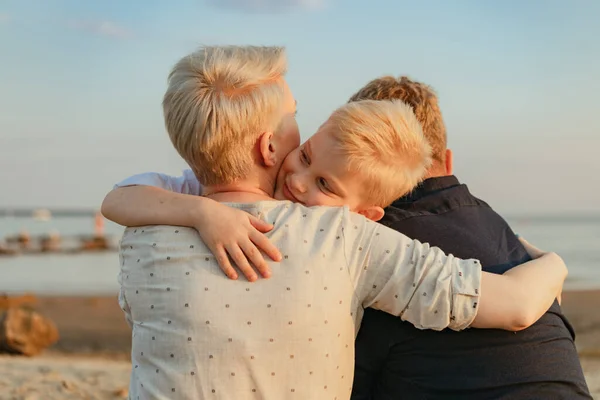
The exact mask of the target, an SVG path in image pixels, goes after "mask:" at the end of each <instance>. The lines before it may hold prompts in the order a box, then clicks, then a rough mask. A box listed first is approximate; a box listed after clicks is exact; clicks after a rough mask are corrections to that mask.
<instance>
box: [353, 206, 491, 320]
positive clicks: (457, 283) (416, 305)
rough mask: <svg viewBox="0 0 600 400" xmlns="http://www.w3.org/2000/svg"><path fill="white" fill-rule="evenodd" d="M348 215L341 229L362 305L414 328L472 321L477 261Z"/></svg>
mask: <svg viewBox="0 0 600 400" xmlns="http://www.w3.org/2000/svg"><path fill="white" fill-rule="evenodd" d="M351 220H353V221H352V222H351V224H350V226H349V227H348V228H346V229H345V230H344V237H345V239H346V244H345V245H346V246H347V249H346V253H347V259H348V260H349V264H350V271H351V276H352V277H353V279H354V281H355V285H356V293H357V296H359V301H361V304H362V306H363V307H364V308H367V307H371V308H375V309H379V310H382V311H385V312H387V313H390V314H393V315H396V316H398V317H400V318H402V319H403V320H405V321H408V322H410V323H412V324H413V325H414V326H415V327H417V328H419V329H433V330H442V329H445V328H450V329H453V330H462V329H465V328H467V327H468V326H469V325H470V324H471V323H472V322H473V320H474V318H475V316H476V315H477V310H478V303H479V295H480V290H481V287H480V286H481V274H482V271H481V264H480V263H479V261H478V260H474V259H470V260H462V259H459V258H456V257H454V256H453V255H451V254H450V255H446V254H445V253H444V252H443V251H442V250H441V249H439V248H437V247H431V246H429V244H427V243H420V242H419V241H417V240H412V239H410V238H408V237H407V236H405V235H403V234H401V233H399V232H396V231H393V230H391V229H389V228H387V227H384V226H382V225H379V224H375V223H372V222H364V221H362V220H361V219H359V218H354V217H352V218H351ZM361 224H362V225H363V226H359V225H361Z"/></svg>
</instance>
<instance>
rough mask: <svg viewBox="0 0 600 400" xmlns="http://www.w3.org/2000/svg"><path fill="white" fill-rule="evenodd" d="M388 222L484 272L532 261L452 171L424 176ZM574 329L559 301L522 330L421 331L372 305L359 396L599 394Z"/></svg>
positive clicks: (359, 351) (363, 338)
mask: <svg viewBox="0 0 600 400" xmlns="http://www.w3.org/2000/svg"><path fill="white" fill-rule="evenodd" d="M385 211H386V213H385V217H384V218H383V220H382V221H380V222H381V223H383V224H384V225H387V226H389V227H390V228H392V229H395V230H397V231H399V232H402V233H404V234H405V235H407V236H408V237H410V238H414V239H418V240H420V241H422V242H428V243H430V244H431V245H432V246H438V247H440V248H441V249H442V250H444V251H445V252H446V253H452V254H454V255H455V256H457V257H460V258H477V259H479V260H480V261H481V264H482V265H483V266H484V268H483V269H484V270H485V271H488V272H493V273H498V274H501V273H504V272H505V271H507V270H508V269H510V268H512V267H514V266H516V265H518V264H521V263H523V262H525V261H528V260H529V259H530V258H529V256H528V255H527V252H526V251H525V249H524V247H523V246H522V245H521V243H520V242H519V240H518V239H517V237H516V236H515V234H514V233H513V231H512V230H511V228H510V227H509V226H508V224H507V223H506V221H505V220H504V219H503V218H502V217H501V216H500V215H498V214H497V213H496V212H494V210H492V209H491V208H490V206H488V205H487V204H486V203H485V202H483V201H481V200H479V199H477V198H476V197H474V196H473V195H471V193H470V192H469V190H468V188H467V186H466V185H462V184H460V183H459V181H458V179H457V178H456V177H454V176H446V177H439V178H431V179H427V180H425V181H424V182H423V183H422V184H421V185H420V186H419V187H418V188H417V189H415V190H414V191H413V192H412V193H411V194H410V195H409V196H407V197H404V198H402V199H399V200H397V201H396V202H394V203H393V204H392V205H391V206H390V207H388V208H387V209H386V210H385ZM574 338H575V333H574V331H573V328H572V326H571V325H570V324H569V322H568V321H567V319H566V318H565V316H564V315H563V314H562V311H561V309H560V306H559V305H558V303H557V302H555V303H554V304H553V305H552V307H551V308H550V309H549V310H548V312H547V313H546V314H545V315H544V316H542V318H541V319H540V320H539V321H538V322H536V323H535V324H534V325H533V326H531V327H529V328H528V329H525V330H523V331H521V332H516V333H513V332H508V331H503V330H496V329H468V330H465V331H462V332H454V331H451V330H444V331H441V332H436V331H428V330H419V329H416V328H415V327H413V326H412V325H411V324H410V323H408V322H403V321H401V320H400V319H398V318H395V317H393V316H391V315H388V314H385V313H383V312H381V311H377V310H372V309H368V310H365V315H364V319H363V321H362V325H361V328H360V331H359V334H358V337H357V341H356V371H355V377H354V388H353V392H352V400H362V399H374V400H387V399H390V400H391V399H394V400H396V399H511V400H519V399H523V400H532V399H546V400H547V399H591V396H590V394H589V390H588V388H587V385H586V383H585V378H584V375H583V372H582V370H581V364H580V362H579V357H578V355H577V351H576V349H575V344H574Z"/></svg>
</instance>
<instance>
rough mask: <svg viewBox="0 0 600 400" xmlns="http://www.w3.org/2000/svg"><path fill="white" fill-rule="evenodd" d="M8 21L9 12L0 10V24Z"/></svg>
mask: <svg viewBox="0 0 600 400" xmlns="http://www.w3.org/2000/svg"><path fill="white" fill-rule="evenodd" d="M6 22H10V14H7V13H3V12H0V24H2V23H6Z"/></svg>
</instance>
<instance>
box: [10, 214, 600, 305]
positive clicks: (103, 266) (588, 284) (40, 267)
mask: <svg viewBox="0 0 600 400" xmlns="http://www.w3.org/2000/svg"><path fill="white" fill-rule="evenodd" d="M505 218H506V219H507V221H508V222H509V223H510V225H511V227H512V228H513V230H514V231H515V232H516V233H518V234H519V235H521V236H523V237H524V238H526V239H527V240H528V241H529V242H530V243H532V244H534V245H535V246H537V247H539V248H541V249H544V250H551V251H554V252H556V253H558V254H560V255H561V256H562V257H563V259H564V260H565V261H566V263H567V266H568V268H569V277H568V278H567V282H566V284H565V289H568V290H584V289H599V288H600V215H590V216H508V217H505ZM22 231H27V232H28V233H29V234H30V235H32V236H35V235H42V234H48V233H49V232H58V233H60V234H61V235H62V236H65V237H66V236H69V235H91V234H92V233H93V232H94V218H93V217H55V218H52V219H50V220H47V221H40V220H36V219H33V218H26V217H0V238H3V237H6V236H10V235H14V234H17V233H19V232H22ZM122 233H123V228H122V227H120V226H118V225H116V224H113V223H111V222H106V224H105V234H106V235H108V236H110V237H112V238H113V240H114V241H115V242H116V241H118V240H119V238H120V236H121V235H122ZM118 271H119V258H118V254H117V252H116V251H106V252H88V253H85V252H84V253H77V254H60V253H54V254H48V253H45V254H32V255H13V256H9V255H0V293H8V294H20V293H35V294H38V295H94V296H95V295H115V294H116V293H117V292H118V282H117V275H118Z"/></svg>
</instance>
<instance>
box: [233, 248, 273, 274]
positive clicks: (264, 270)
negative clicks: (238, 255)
mask: <svg viewBox="0 0 600 400" xmlns="http://www.w3.org/2000/svg"><path fill="white" fill-rule="evenodd" d="M240 247H241V248H242V251H243V252H244V254H245V255H246V257H247V258H248V260H250V262H251V263H252V265H254V267H255V268H256V269H257V270H258V272H259V273H260V274H261V275H262V276H263V277H264V278H268V277H270V276H271V270H270V269H269V264H267V262H266V261H265V259H264V257H263V255H262V254H261V252H260V251H258V249H257V248H256V246H255V245H254V243H252V242H251V241H250V239H246V240H245V241H244V242H243V243H242V244H241V245H240Z"/></svg>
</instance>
